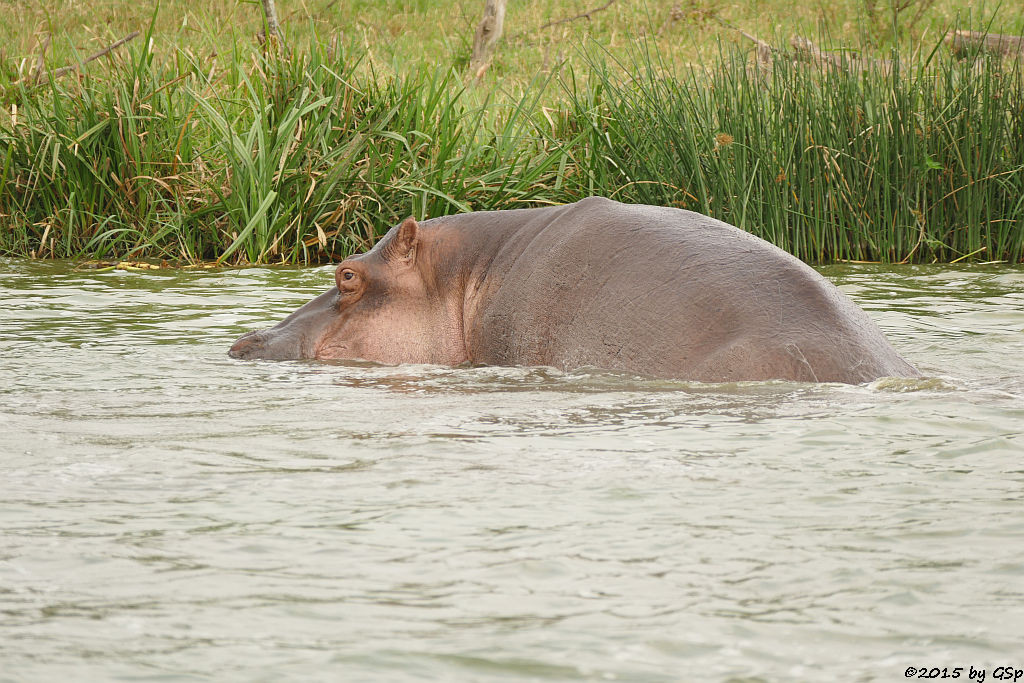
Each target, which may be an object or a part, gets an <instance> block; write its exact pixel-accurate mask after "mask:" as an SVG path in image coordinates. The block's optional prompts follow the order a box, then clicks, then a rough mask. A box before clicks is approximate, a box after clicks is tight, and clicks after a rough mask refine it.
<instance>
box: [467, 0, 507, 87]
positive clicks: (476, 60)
mask: <svg viewBox="0 0 1024 683" xmlns="http://www.w3.org/2000/svg"><path fill="white" fill-rule="evenodd" d="M506 2H507V0H485V2H484V18H483V19H481V20H480V24H479V25H478V26H477V27H476V38H475V39H474V40H473V56H472V57H471V58H470V60H469V72H470V73H471V74H473V76H474V77H475V78H477V79H479V78H483V75H484V73H486V71H487V67H488V66H490V65H491V58H492V57H493V56H494V48H495V46H496V45H497V44H498V40H499V39H500V38H501V29H502V27H503V25H504V23H505V4H506Z"/></svg>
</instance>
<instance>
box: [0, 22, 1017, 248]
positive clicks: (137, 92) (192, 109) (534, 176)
mask: <svg viewBox="0 0 1024 683" xmlns="http://www.w3.org/2000/svg"><path fill="white" fill-rule="evenodd" d="M169 4H170V5H172V7H173V5H174V3H169ZM339 4H345V3H339ZM280 5H284V3H280ZM424 5H425V6H427V3H424ZM430 6H431V7H432V6H433V5H430ZM616 7H617V6H616ZM234 9H235V11H238V12H241V11H242V10H243V9H244V10H245V11H246V12H252V11H255V10H254V8H253V7H235V8H234ZM655 9H657V8H655ZM167 11H168V10H167V9H166V8H165V9H164V10H161V11H160V12H159V13H157V14H155V15H153V16H151V17H150V22H149V24H148V26H144V27H143V28H146V29H147V32H146V34H145V35H143V36H142V37H140V39H138V40H136V41H134V42H133V43H131V44H129V46H128V47H127V48H126V49H124V50H122V51H120V52H119V53H118V54H117V56H116V57H115V58H114V59H112V60H110V61H109V63H107V64H105V65H103V66H102V67H101V68H96V69H90V70H87V71H86V73H85V75H84V76H83V77H82V78H81V79H77V78H74V77H65V78H63V79H57V80H53V79H48V80H45V81H44V82H43V83H42V84H40V85H38V86H33V85H32V84H30V83H26V82H25V81H24V80H22V81H21V82H16V81H18V78H20V77H19V76H18V70H17V69H15V70H11V69H10V68H8V69H7V70H6V72H5V73H6V74H7V75H6V76H5V77H3V78H6V81H3V80H2V79H0V84H2V85H4V87H3V92H2V99H3V101H4V102H5V103H6V104H5V110H4V113H3V114H0V253H2V254H5V255H21V256H24V255H31V256H37V257H56V258H83V257H98V258H111V257H118V258H126V257H134V258H153V259H161V258H162V259H168V260H173V261H185V262H195V261H208V260H218V261H222V262H228V263H270V262H282V263H313V262H323V261H329V260H336V259H339V258H342V257H343V256H345V255H347V254H348V253H351V252H352V251H356V250H361V249H365V248H366V247H368V246H369V245H370V244H372V243H373V242H374V241H375V239H376V238H377V237H379V236H380V235H381V234H382V232H383V231H384V230H386V229H387V228H388V227H389V226H390V225H392V224H394V223H396V222H397V221H399V220H400V219H401V218H402V217H404V216H406V215H409V214H413V215H416V216H417V217H419V218H426V217H430V216H438V215H444V214H448V213H453V212H461V211H471V210H487V209H501V208H514V207H523V206H536V205H543V204H558V203H565V202H571V201H575V200H577V199H580V198H582V197H584V196H588V195H591V194H601V195H605V196H610V197H614V198H616V199H619V200H621V201H629V202H645V203H653V204H664V205H669V206H680V207H685V208H689V209H693V210H697V211H700V212H703V213H707V214H710V215H714V216H716V217H719V218H721V219H723V220H726V221H728V222H731V223H734V224H736V225H739V226H741V227H743V228H744V229H746V230H748V231H750V232H752V233H754V234H757V235H759V236H761V237H764V238H765V239H768V240H770V241H772V242H774V243H776V244H778V245H779V246H781V247H783V248H784V249H787V250H789V251H790V252H792V253H794V254H796V255H797V256H799V257H800V258H802V259H804V260H807V261H809V262H818V263H821V262H828V261H834V260H867V261H889V262H900V261H925V262H930V261H934V260H937V261H955V260H960V259H966V260H976V261H992V260H1005V261H1011V262H1021V260H1022V259H1024V223H1022V220H1024V145H1021V144H1020V141H1021V140H1022V139H1024V99H1022V98H1024V83H1022V76H1021V68H1020V65H1019V64H1017V63H1014V62H1013V61H1009V60H1006V61H1000V60H998V59H995V58H992V57H989V56H986V55H975V56H973V57H970V58H967V59H963V60H957V59H954V58H953V57H952V56H951V55H950V54H949V53H948V52H947V51H946V49H945V48H944V47H942V46H940V45H939V42H938V38H937V37H934V39H933V41H932V42H931V43H924V44H923V46H924V47H925V48H927V49H923V50H922V49H921V45H922V44H915V43H913V42H908V44H907V45H906V46H902V44H900V45H901V50H902V52H901V66H900V68H898V69H894V70H891V71H888V70H885V69H882V68H880V67H869V68H867V69H864V70H855V69H854V70H846V69H836V68H822V67H816V66H811V65H808V64H805V63H800V62H794V61H793V60H792V59H790V58H789V57H787V56H784V55H781V54H780V55H779V56H778V58H777V59H775V60H774V62H773V64H771V66H770V68H767V69H765V68H761V67H757V66H754V65H753V64H752V62H751V61H750V60H749V59H748V57H749V53H748V52H745V51H742V50H740V49H738V48H737V47H736V46H732V45H728V44H724V45H719V46H718V47H717V48H716V50H715V51H714V52H708V51H706V50H705V51H704V56H703V57H701V59H702V60H703V61H702V62H701V63H699V64H696V65H695V64H693V63H692V62H690V61H689V60H690V59H691V58H692V55H691V54H690V53H683V52H673V51H672V50H664V49H662V48H661V46H660V43H659V41H660V40H662V35H663V34H659V33H658V32H657V31H654V30H652V31H650V32H649V33H648V35H647V37H646V38H643V37H637V36H633V37H630V38H628V39H627V38H624V37H622V36H619V37H618V38H615V39H614V40H605V41H603V42H596V41H593V42H587V43H582V45H583V46H584V47H576V48H572V47H568V48H565V49H566V50H571V51H572V59H571V60H565V61H563V62H561V63H559V64H555V65H554V66H552V67H551V68H547V69H544V68H541V67H542V66H543V65H538V68H537V69H536V70H535V71H533V72H530V73H519V74H518V75H517V77H515V78H512V77H509V78H505V79H501V78H499V75H500V73H501V71H502V70H503V69H507V68H509V64H511V62H509V63H506V65H505V66H502V65H501V64H496V66H495V69H494V71H493V73H489V75H488V78H494V79H496V80H495V81H494V82H491V83H485V84H477V85H475V86H467V85H466V83H465V81H464V77H463V74H462V73H461V72H460V70H459V68H458V65H459V63H460V62H459V59H461V57H460V56H459V55H460V54H462V53H461V52H460V51H459V50H460V49H461V48H459V49H456V48H453V49H452V51H451V52H450V54H449V55H448V59H447V61H444V62H442V63H441V65H440V66H438V65H434V64H429V65H428V64H426V63H424V62H417V61H416V60H409V61H407V62H402V66H401V68H397V67H396V66H395V65H394V64H392V65H391V66H382V64H381V59H380V51H379V50H380V48H379V47H377V46H375V45H369V44H368V43H367V41H365V40H362V39H361V38H359V37H358V36H349V37H348V38H343V37H340V36H338V35H335V34H327V35H324V36H321V35H320V34H319V33H318V30H319V29H318V27H319V25H320V24H319V22H318V20H313V21H309V22H308V26H307V27H306V29H305V32H298V31H296V34H295V35H289V39H288V42H289V45H290V47H291V51H290V52H289V53H288V54H285V55H278V54H276V53H272V52H271V53H266V52H264V51H261V50H260V49H259V48H258V46H256V45H255V43H254V42H253V41H252V40H251V39H249V38H248V37H244V36H239V35H235V36H233V37H231V38H230V39H228V38H227V37H225V36H224V35H222V34H220V33H216V32H215V31H213V29H212V28H211V27H209V26H207V27H204V28H202V29H201V30H199V31H197V32H196V33H197V35H198V36H201V37H203V38H204V39H205V40H208V41H209V42H208V44H206V45H200V44H199V43H198V42H196V41H198V40H199V39H198V38H196V39H195V40H194V41H193V44H192V45H191V46H189V45H184V46H181V47H180V48H178V49H173V50H168V49H167V48H166V45H163V47H162V43H161V40H159V38H160V37H161V36H164V37H166V35H167V31H168V30H169V29H168V28H167V26H166V25H164V24H162V22H166V21H167V18H166V14H165V13H166V12H167ZM186 14H187V13H186ZM598 16H600V15H595V19H594V22H595V23H596V22H597V17H598ZM221 21H229V20H228V19H227V18H222V19H221ZM193 23H194V22H193ZM649 25H651V24H649ZM1000 30H1004V29H1000ZM239 33H241V31H240V32H239ZM616 41H617V42H616ZM908 41H909V39H908ZM820 42H821V43H822V44H823V45H826V46H830V44H829V43H828V42H827V41H824V40H821V41H820ZM915 45H916V47H915ZM211 49H216V50H217V52H218V54H217V57H216V58H210V57H209V54H208V51H209V50H211ZM467 51H468V50H467ZM513 51H514V50H513Z"/></svg>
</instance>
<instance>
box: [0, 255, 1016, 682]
mask: <svg viewBox="0 0 1024 683" xmlns="http://www.w3.org/2000/svg"><path fill="white" fill-rule="evenodd" d="M0 272H2V273H3V275H4V277H3V278H2V279H0V296H2V298H3V300H4V302H5V306H4V307H2V308H0V358H2V360H0V458H2V460H0V462H2V464H3V467H4V473H5V474H4V481H3V483H2V484H0V524H2V528H3V529H4V542H3V543H2V544H0V609H2V611H3V613H4V615H5V618H4V620H2V622H0V661H3V662H4V670H5V672H11V671H16V672H17V674H16V675H17V677H18V679H19V680H51V679H55V678H58V677H68V678H71V677H75V678H83V677H85V678H91V679H113V678H137V677H139V676H154V677H164V678H169V679H187V678H197V679H211V678H212V679H218V680H221V679H224V680H262V679H266V680H278V679H282V678H296V679H303V680H307V679H309V680H321V679H322V680H338V679H339V678H342V679H345V680H367V681H370V680H380V681H402V680H612V679H616V680H630V681H634V680H636V681H678V680H688V679H689V678H695V677H697V676H699V677H701V678H702V679H706V680H736V679H744V678H747V679H753V678H755V677H760V678H761V679H763V680H808V679H812V678H814V679H818V678H843V679H851V680H879V681H883V680H893V679H895V678H900V677H902V675H903V672H904V671H905V670H906V667H908V666H918V667H921V666H924V665H926V664H927V665H928V666H932V665H938V666H949V667H955V666H970V665H973V666H975V667H986V668H987V669H988V671H989V676H990V677H991V675H992V669H993V668H994V667H995V666H999V665H1005V664H1007V663H1010V664H1012V663H1013V661H1012V658H1013V657H1014V656H1016V655H1017V654H1019V653H1020V652H1024V642H1022V637H1021V635H1020V634H1021V633H1024V609H1022V608H1024V590H1022V589H1021V586H1024V551H1022V550H1020V547H1021V544H1020V543H1018V542H1017V540H1018V539H1020V538H1021V536H1022V534H1024V521H1021V520H1022V518H1021V515H1020V514H1019V512H1020V505H1021V500H1022V497H1024V467H1022V465H1021V460H1020V454H1021V453H1022V452H1024V448H1022V445H1024V444H1022V440H1021V436H1020V433H1021V429H1020V425H1021V424H1024V401H1022V400H1021V397H1022V396H1024V379H1022V378H1024V360H1022V359H1024V333H1022V332H1024V306H1021V303H1022V300H1024V272H1022V271H1021V270H1020V269H1011V268H991V267H984V268H931V267H909V268H880V267H867V268H864V267H850V266H843V267H835V268H829V269H825V273H826V274H827V275H828V276H829V277H831V278H833V279H834V280H835V281H836V282H838V284H839V285H840V286H841V287H842V288H843V289H844V290H845V291H847V293H849V294H850V295H851V296H853V297H854V298H855V299H856V300H857V301H858V303H860V304H861V305H863V306H864V307H865V308H866V309H867V310H868V311H869V313H870V314H871V315H872V316H873V317H874V318H875V319H876V320H878V321H879V323H880V325H882V326H883V328H884V329H885V331H886V333H887V335H888V336H889V337H890V339H892V340H893V342H894V344H895V345H896V346H897V347H898V348H899V349H900V350H901V352H903V353H904V354H905V355H906V356H907V357H908V358H909V359H910V360H911V361H913V362H914V363H915V364H916V365H918V366H919V367H921V368H922V369H923V370H924V372H925V374H926V375H927V376H926V377H925V378H923V379H892V378H887V379H881V380H878V381H877V382H874V383H871V384H870V385H866V386H856V387H853V386H845V385H807V384H794V383H787V382H764V383H737V384H720V385H705V384H697V383H687V382H671V381H654V380H645V379H640V378H636V377H628V376H622V375H618V374H615V373H607V372H602V371H597V370H588V369H584V370H580V371H576V372H570V373H563V372H558V371H556V370H554V369H550V368H490V367H462V368H440V367H435V366H400V367H383V366H378V365H373V364H366V363H336V364H335V363H332V364H326V363H304V362H291V363H265V362H239V361H234V360H231V359H229V358H227V357H226V354H225V352H226V349H227V347H228V346H229V345H230V343H231V342H232V340H233V339H234V338H236V337H237V336H238V335H239V334H241V333H242V332H243V331H245V330H247V329H251V328H257V327H262V326H265V325H267V324H269V323H271V322H273V321H274V320H276V319H279V318H280V317H283V316H284V315H286V314H287V313H288V312H290V311H291V310H293V309H294V308H295V307H297V306H298V305H300V304H301V303H303V302H304V301H306V300H308V299H309V298H311V297H312V296H314V295H316V294H317V293H319V292H320V291H322V290H323V289H324V288H326V287H329V286H330V284H331V269H330V268H329V267H327V268H318V269H288V270H276V269H250V270H244V271H230V270H221V271H213V272H195V271H192V272H186V271H173V272H162V271H161V272H157V273H156V274H146V273H124V272H120V273H119V272H117V271H113V272H109V273H88V272H85V273H82V272H74V271H72V270H70V269H69V268H68V267H67V266H66V265H63V264H53V263H36V262H25V261H10V260H8V261H0ZM940 662H941V664H939V663H940ZM1016 664H1017V665H1018V667H1020V666H1021V665H1022V664H1024V662H1017V663H1016ZM0 678H2V676H0Z"/></svg>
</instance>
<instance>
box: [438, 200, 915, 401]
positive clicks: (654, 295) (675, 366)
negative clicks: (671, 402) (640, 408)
mask: <svg viewBox="0 0 1024 683" xmlns="http://www.w3.org/2000/svg"><path fill="white" fill-rule="evenodd" d="M499 214H505V215H501V216H499ZM470 215H475V216H480V214H470ZM493 216H494V220H495V221H497V222H498V223H497V226H498V227H497V228H496V229H495V230H494V235H495V236H494V239H495V240H497V244H496V246H494V247H493V248H484V249H481V250H480V251H481V254H484V255H485V258H483V259H482V260H481V261H480V262H478V263H477V264H476V266H475V275H476V277H474V278H473V282H474V284H473V286H472V287H471V288H470V291H469V292H468V293H467V306H466V312H467V314H466V319H465V321H464V326H465V335H466V347H467V350H468V352H469V356H470V358H471V360H472V361H473V362H475V363H483V364H494V365H550V366H555V367H558V368H563V369H570V368H576V367H582V366H594V367H599V368H606V369H612V370H623V371H627V372H633V373H637V374H642V375H647V376H655V377H671V378H680V379H692V380H702V381H730V380H762V379H791V380H800V381H840V382H852V383H857V382H863V381H869V380H873V379H876V378H878V377H882V376H886V375H896V376H915V375H917V374H918V373H917V371H916V370H914V368H913V367H912V366H910V365H909V364H908V363H906V361H904V360H903V359H902V358H900V357H899V355H898V354H897V353H896V352H895V350H894V349H893V348H892V347H891V346H890V345H889V343H888V342H887V341H886V339H885V338H884V337H883V335H882V333H881V331H880V330H879V329H878V327H877V326H876V325H875V324H874V323H873V322H872V321H871V320H870V318H868V316H867V314H865V313H864V312H863V311H862V310H861V309H860V308H858V307H857V306H856V305H855V304H854V303H853V302H852V301H850V300H849V299H848V298H847V297H846V296H845V295H843V294H842V293H841V292H840V291H839V290H838V289H837V288H836V287H835V286H833V285H832V284H831V283H829V282H828V281H827V280H825V279H824V278H823V277H822V276H821V275H819V274H818V273H817V272H815V271H814V270H813V269H811V268H810V267H808V266H807V265H805V264H804V263H802V262H801V261H799V260H797V259H796V258H794V257H792V256H791V255H789V254H787V253H785V252H783V251H782V250H780V249H778V248H776V247H774V246H773V245H771V244H769V243H767V242H765V241H763V240H761V239H759V238H757V237H754V236H752V235H750V234H748V233H745V232H743V231H742V230H739V229H738V228H735V227H733V226H730V225H728V224H726V223H723V222H721V221H718V220H715V219H713V218H709V217H707V216H703V215H700V214H696V213H692V212H689V211H683V210H680V209H671V208H663V207H653V206H640V205H627V204H620V203H618V202H614V201H611V200H608V199H603V198H590V199H585V200H583V201H581V202H578V203H576V204H571V205H567V206H562V207H552V208H546V209H536V210H522V211H507V212H495V213H494V214H493ZM453 227H454V226H453ZM476 227H477V229H480V227H481V226H480V225H479V223H478V224H477V225H476Z"/></svg>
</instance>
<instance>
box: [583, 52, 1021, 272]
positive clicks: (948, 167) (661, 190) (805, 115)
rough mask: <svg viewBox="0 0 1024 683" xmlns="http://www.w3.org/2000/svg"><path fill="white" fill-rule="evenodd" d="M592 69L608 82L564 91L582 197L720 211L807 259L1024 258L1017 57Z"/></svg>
mask: <svg viewBox="0 0 1024 683" xmlns="http://www.w3.org/2000/svg"><path fill="white" fill-rule="evenodd" d="M591 64H592V67H593V71H594V73H595V74H596V75H597V77H598V78H597V81H598V85H597V86H596V87H590V88H586V89H583V90H577V89H572V88H570V90H569V93H570V96H571V100H572V111H571V113H570V114H569V118H570V119H572V120H573V121H575V122H577V123H580V122H582V124H583V127H584V128H585V130H586V136H585V138H586V139H585V142H584V143H583V144H581V145H577V146H576V147H575V148H574V149H573V150H571V151H570V154H571V156H572V157H573V161H574V162H575V163H576V164H577V165H579V166H580V167H582V168H584V169H586V173H585V174H582V175H580V176H577V178H578V179H579V180H580V181H581V182H579V183H578V185H577V188H578V189H577V191H578V192H580V193H587V192H590V191H592V190H593V189H595V188H600V189H601V190H602V191H604V192H605V193H606V194H608V195H609V196H614V197H616V198H618V199H620V200H623V201H629V202H644V203H651V204H664V205H671V206H680V207H685V208H690V209H693V210H696V211H700V212H703V213H707V214H710V215H714V216H716V217H719V218H721V219H723V220H725V221H728V222H730V223H733V224H735V225H738V226H740V227H742V228H744V229H745V230H747V231H749V232H752V233H754V234H756V235H759V236H760V237H763V238H765V239H767V240H769V241H771V242H773V243H775V244H776V245H778V246H780V247H782V248H783V249H786V250H788V251H790V252H791V253H793V254H795V255H796V256H798V257H799V258H801V259H804V260H807V261H810V262H826V261H832V260H867V261H889V262H899V261H910V260H914V261H932V260H937V261H954V260H958V259H962V258H965V257H967V256H975V257H977V258H979V259H986V260H987V259H1003V260H1009V261H1013V262H1019V261H1021V259H1022V254H1024V106H1022V105H1024V99H1022V98H1024V87H1022V86H1024V80H1022V70H1021V65H1020V63H1019V62H1013V63H1009V64H1005V65H1004V64H1001V63H1000V62H999V61H997V60H995V59H992V58H990V57H986V56H984V55H975V56H974V57H973V58H971V59H967V60H963V61H957V60H954V59H951V58H949V57H948V56H940V55H939V54H938V52H937V51H933V52H932V53H931V55H929V57H928V58H926V59H923V60H920V61H915V62H913V63H911V64H909V65H904V66H902V67H901V66H900V62H899V61H896V62H894V63H893V64H892V65H887V64H884V63H881V62H870V63H867V65H866V66H865V65H864V64H863V63H853V62H852V61H851V63H850V64H849V65H848V66H847V67H845V68H843V67H837V66H832V67H823V66H820V65H812V64H808V63H802V62H798V61H794V60H792V59H791V58H789V57H781V56H776V57H775V59H774V60H773V62H772V63H771V64H770V65H769V67H768V68H759V67H752V66H750V65H749V64H748V63H747V62H746V61H745V60H743V59H737V55H736V54H728V55H723V56H722V57H721V59H720V60H719V61H718V62H716V63H714V64H711V65H710V66H709V73H705V72H703V71H702V70H691V71H689V72H688V75H687V77H685V78H682V79H676V78H672V77H668V76H666V73H671V72H672V70H671V69H669V68H667V65H665V64H663V63H660V62H658V60H657V58H656V57H652V56H651V53H650V52H647V51H644V50H638V51H636V53H635V56H634V60H633V62H632V63H631V64H628V65H626V67H625V68H624V69H617V70H615V71H613V70H612V69H610V68H609V67H608V65H607V64H606V63H605V61H604V60H603V59H602V57H601V56H600V55H597V56H596V57H592V59H591ZM621 71H626V72H628V73H632V74H634V75H635V76H634V78H633V79H630V80H626V79H623V78H621V77H618V76H615V75H613V74H614V73H619V72H621ZM595 93H599V95H595Z"/></svg>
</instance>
